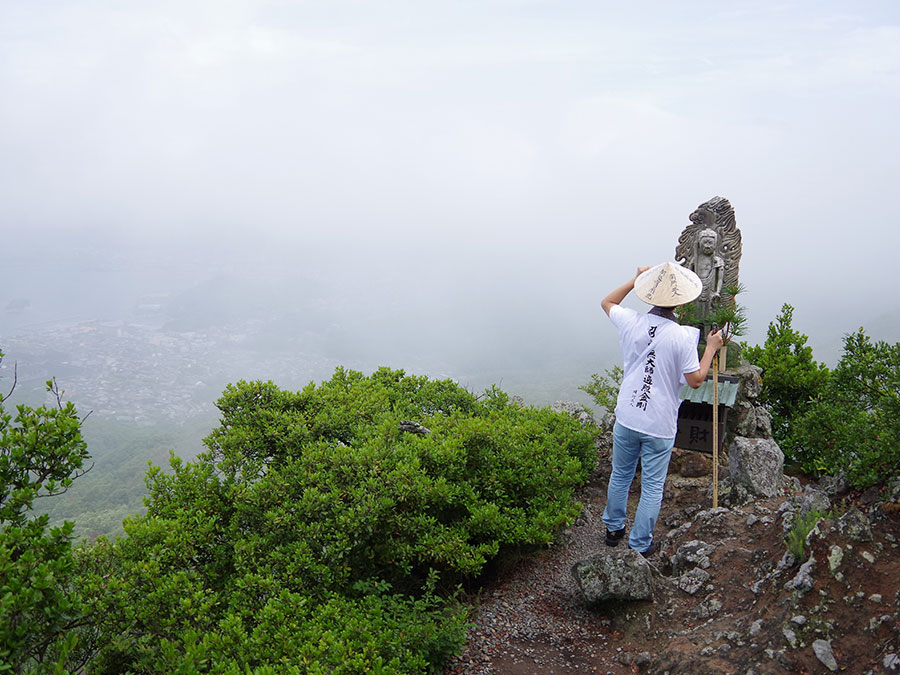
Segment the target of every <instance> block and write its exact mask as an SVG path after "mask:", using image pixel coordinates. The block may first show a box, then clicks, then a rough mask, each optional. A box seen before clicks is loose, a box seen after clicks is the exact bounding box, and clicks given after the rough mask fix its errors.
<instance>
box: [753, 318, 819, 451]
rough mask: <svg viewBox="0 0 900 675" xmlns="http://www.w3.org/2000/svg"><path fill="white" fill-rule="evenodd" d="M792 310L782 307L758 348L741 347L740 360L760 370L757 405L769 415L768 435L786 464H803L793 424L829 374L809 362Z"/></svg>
mask: <svg viewBox="0 0 900 675" xmlns="http://www.w3.org/2000/svg"><path fill="white" fill-rule="evenodd" d="M793 315H794V308H793V307H791V306H790V305H788V304H784V305H783V306H782V308H781V313H780V314H779V315H778V316H777V317H776V318H775V321H773V322H772V323H770V324H769V329H768V333H767V336H766V341H765V343H764V344H763V345H762V346H748V345H747V344H746V343H742V344H741V346H742V349H743V353H744V357H745V358H746V359H747V361H749V362H750V363H752V364H753V365H755V366H759V367H760V368H761V369H762V381H763V387H762V391H761V392H760V395H759V399H758V400H759V403H760V404H762V405H763V406H765V407H766V408H767V409H768V411H769V412H770V413H771V415H772V435H773V436H774V438H775V440H776V441H777V442H778V444H779V446H780V447H781V449H782V450H783V451H784V453H785V456H786V458H787V459H788V461H801V462H802V461H803V459H804V458H803V456H802V450H801V449H800V448H798V447H797V440H796V438H795V434H794V420H795V419H797V418H798V417H800V416H802V415H803V414H804V413H805V412H806V410H808V409H809V407H810V405H811V404H812V401H814V400H815V399H816V397H817V396H818V395H819V393H821V392H822V391H823V390H824V387H825V385H826V383H827V382H828V376H829V371H828V368H827V367H826V366H825V364H823V363H818V362H816V361H814V360H813V354H812V348H811V347H809V346H808V345H807V344H806V340H807V336H806V335H803V334H801V333H799V332H797V331H796V330H794V328H793V327H792V326H791V321H792V319H793Z"/></svg>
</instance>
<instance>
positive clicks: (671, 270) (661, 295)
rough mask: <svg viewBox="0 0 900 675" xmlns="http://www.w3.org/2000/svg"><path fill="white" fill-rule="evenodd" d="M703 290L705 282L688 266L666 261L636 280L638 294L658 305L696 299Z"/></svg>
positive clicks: (673, 304)
mask: <svg viewBox="0 0 900 675" xmlns="http://www.w3.org/2000/svg"><path fill="white" fill-rule="evenodd" d="M702 290H703V282H702V281H700V277H698V276H697V275H696V274H694V273H693V272H692V271H691V270H689V269H688V268H687V267H682V266H681V265H679V264H678V263H673V262H664V263H662V264H660V265H656V266H655V267H651V268H650V269H649V270H647V271H646V272H644V273H643V274H641V275H640V276H639V277H638V278H637V279H635V280H634V291H635V293H636V294H637V296H638V297H639V298H640V299H641V300H643V301H644V302H646V303H647V304H650V305H655V306H656V307H677V306H678V305H684V304H686V303H688V302H690V301H691V300H695V299H696V298H697V297H698V296H699V295H700V291H702Z"/></svg>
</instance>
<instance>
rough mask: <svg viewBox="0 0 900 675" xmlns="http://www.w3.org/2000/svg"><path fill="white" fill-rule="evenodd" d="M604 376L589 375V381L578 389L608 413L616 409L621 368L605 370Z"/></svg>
mask: <svg viewBox="0 0 900 675" xmlns="http://www.w3.org/2000/svg"><path fill="white" fill-rule="evenodd" d="M605 372H606V375H604V376H600V375H598V374H597V373H592V374H591V381H590V382H588V383H587V384H585V385H582V386H580V387H578V388H579V389H581V391H583V392H585V393H587V394H588V395H590V397H591V398H592V399H594V403H596V404H597V405H598V406H600V407H601V408H605V409H606V410H607V411H609V412H613V411H614V410H615V409H616V399H617V398H618V396H619V385H620V384H622V376H623V375H624V373H623V372H622V366H613V367H612V368H607V369H606V371H605Z"/></svg>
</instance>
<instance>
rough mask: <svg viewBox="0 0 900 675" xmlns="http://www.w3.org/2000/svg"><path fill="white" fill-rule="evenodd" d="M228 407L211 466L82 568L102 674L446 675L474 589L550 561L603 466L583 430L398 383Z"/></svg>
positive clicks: (495, 403) (235, 388) (564, 419)
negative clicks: (515, 550)
mask: <svg viewBox="0 0 900 675" xmlns="http://www.w3.org/2000/svg"><path fill="white" fill-rule="evenodd" d="M217 405H218V407H219V410H220V412H221V423H220V425H219V427H218V428H217V429H215V430H214V431H213V432H212V433H211V434H210V435H209V436H208V437H207V439H206V441H205V443H206V446H207V451H206V452H204V453H203V454H202V455H200V457H199V458H198V459H197V460H196V461H194V462H183V461H181V460H179V459H177V458H175V457H172V458H171V460H170V467H171V472H169V473H165V472H163V471H162V470H161V469H159V468H158V467H153V468H151V470H150V471H149V473H148V476H147V486H148V492H149V496H148V498H147V501H146V504H147V514H146V515H145V516H141V517H136V518H133V519H131V520H129V521H127V522H126V523H125V531H126V535H127V536H125V537H123V538H120V539H118V540H116V541H114V542H109V541H107V540H105V539H101V540H99V541H98V542H97V543H96V544H95V545H94V546H92V547H90V548H86V549H84V551H82V552H81V560H80V563H81V565H82V566H83V568H84V569H85V570H86V572H85V575H84V578H83V580H82V581H81V582H80V584H81V586H82V587H83V588H84V589H85V593H87V594H88V595H89V596H90V598H91V600H92V602H93V603H94V607H95V616H96V617H97V624H96V628H97V631H98V637H97V640H96V643H97V644H98V645H101V647H100V649H99V653H98V656H97V658H96V660H95V662H94V664H93V665H94V666H96V667H97V668H98V669H99V670H101V671H104V672H106V671H110V672H111V671H116V672H121V671H132V672H193V671H192V669H193V670H208V671H210V672H235V673H237V672H240V673H243V672H249V671H254V672H302V673H326V672H334V673H356V672H362V671H364V670H366V669H370V670H372V671H373V672H383V673H422V672H437V671H438V670H439V669H440V667H441V664H442V663H443V661H444V660H445V658H446V656H447V655H448V654H450V653H452V652H453V651H455V650H456V649H458V647H459V646H460V644H461V643H462V641H463V639H464V628H465V613H464V611H463V609H462V607H461V605H459V604H458V603H456V602H455V601H454V600H453V597H454V593H455V589H456V588H457V587H458V584H459V583H461V582H462V581H464V580H466V579H469V578H472V577H474V576H476V575H478V574H479V573H480V572H481V571H482V570H483V569H484V566H485V564H486V562H487V561H488V560H490V559H491V558H493V557H494V556H496V555H498V553H500V552H501V551H503V550H504V549H509V548H512V547H521V546H536V545H541V544H546V543H548V542H549V541H551V539H552V537H553V536H554V533H555V532H556V530H557V529H558V528H560V527H562V526H564V525H566V524H567V523H569V522H571V521H572V519H574V517H575V515H576V514H577V510H578V509H577V505H575V504H573V502H572V495H573V490H574V487H575V486H576V485H577V484H578V483H580V482H582V481H584V480H585V478H586V477H587V475H588V472H589V471H590V469H591V467H592V465H593V461H594V456H595V451H594V447H593V438H592V436H591V434H589V433H588V432H586V431H584V430H582V429H581V427H580V426H579V425H578V423H577V422H575V421H574V420H572V419H571V418H570V417H568V416H567V415H564V414H559V413H554V412H552V411H550V410H549V409H544V410H536V409H530V408H520V407H518V406H515V405H511V404H510V402H509V400H508V397H507V396H506V394H504V393H503V392H501V391H499V390H497V389H496V388H495V389H491V390H489V391H488V392H486V394H485V395H484V396H483V397H475V396H473V395H472V394H470V393H469V392H467V391H465V390H464V389H462V388H460V387H459V386H457V385H456V384H454V383H453V382H450V381H433V380H429V379H427V378H424V377H413V376H407V375H406V374H405V373H403V371H394V370H389V369H380V370H378V371H377V372H375V373H373V374H372V375H371V376H365V375H363V374H361V373H358V372H354V371H349V370H344V369H342V368H338V369H337V370H336V372H335V374H334V376H333V377H332V378H331V380H329V381H327V382H324V383H322V384H321V385H318V386H315V385H309V386H308V387H306V388H305V389H303V390H302V391H300V392H287V391H282V390H280V389H279V388H278V387H276V386H275V385H274V384H272V383H271V382H267V383H263V382H252V383H248V382H239V383H238V384H236V385H232V386H229V387H228V388H227V389H226V390H225V392H224V393H223V395H222V397H221V398H220V399H219V401H218V403H217ZM403 420H413V421H415V422H418V423H419V424H422V425H424V426H425V427H427V428H428V429H430V430H431V433H430V434H426V435H419V434H413V433H405V432H402V431H401V430H400V426H399V423H400V422H401V421H403ZM267 669H271V670H267Z"/></svg>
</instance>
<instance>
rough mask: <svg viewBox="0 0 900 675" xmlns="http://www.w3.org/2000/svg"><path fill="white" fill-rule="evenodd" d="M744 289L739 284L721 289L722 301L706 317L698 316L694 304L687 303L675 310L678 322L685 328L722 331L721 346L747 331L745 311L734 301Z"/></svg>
mask: <svg viewBox="0 0 900 675" xmlns="http://www.w3.org/2000/svg"><path fill="white" fill-rule="evenodd" d="M745 291H746V289H745V288H744V286H743V285H741V284H735V285H732V286H726V287H725V288H723V289H722V300H721V302H720V303H719V304H718V305H717V306H716V307H715V308H714V310H713V311H712V313H711V314H709V315H708V316H705V317H702V316H700V310H699V308H698V307H697V303H696V302H689V303H687V304H684V305H679V306H678V307H676V308H675V314H676V316H677V317H678V322H679V323H680V324H682V325H685V326H712V325H716V326H719V328H721V329H722V341H723V344H726V345H727V344H728V343H730V342H731V340H732V338H735V337H740V336H741V335H743V334H744V332H745V331H746V330H747V309H746V307H744V306H743V305H741V304H739V303H738V302H737V300H736V299H735V298H736V297H737V296H738V295H740V294H741V293H744V292H745Z"/></svg>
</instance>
